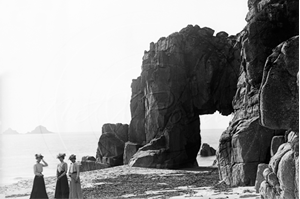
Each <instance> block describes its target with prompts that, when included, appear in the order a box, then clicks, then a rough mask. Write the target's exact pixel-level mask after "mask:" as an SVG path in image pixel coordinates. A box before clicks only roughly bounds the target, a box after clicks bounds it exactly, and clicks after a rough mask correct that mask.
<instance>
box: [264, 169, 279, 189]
mask: <svg viewBox="0 0 300 199" xmlns="http://www.w3.org/2000/svg"><path fill="white" fill-rule="evenodd" d="M266 177H267V178H266V182H267V183H269V185H271V186H272V187H276V186H277V185H278V186H279V181H278V178H277V176H276V174H275V173H274V172H270V173H269V174H268V175H267V176H266Z"/></svg>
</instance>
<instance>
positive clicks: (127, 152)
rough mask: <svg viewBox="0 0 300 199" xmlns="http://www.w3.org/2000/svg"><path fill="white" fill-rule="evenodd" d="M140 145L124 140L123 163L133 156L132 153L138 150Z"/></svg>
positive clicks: (126, 162)
mask: <svg viewBox="0 0 300 199" xmlns="http://www.w3.org/2000/svg"><path fill="white" fill-rule="evenodd" d="M140 147H141V145H139V144H136V143H132V142H126V143H125V148H124V155H123V164H128V163H129V161H130V159H131V158H132V157H133V155H134V154H135V153H136V152H137V151H138V149H139V148H140Z"/></svg>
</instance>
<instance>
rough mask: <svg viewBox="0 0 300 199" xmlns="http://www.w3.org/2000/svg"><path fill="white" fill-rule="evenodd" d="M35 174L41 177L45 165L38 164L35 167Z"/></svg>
mask: <svg viewBox="0 0 300 199" xmlns="http://www.w3.org/2000/svg"><path fill="white" fill-rule="evenodd" d="M33 172H34V175H41V174H42V172H43V165H42V164H40V163H36V164H35V165H34V166H33Z"/></svg>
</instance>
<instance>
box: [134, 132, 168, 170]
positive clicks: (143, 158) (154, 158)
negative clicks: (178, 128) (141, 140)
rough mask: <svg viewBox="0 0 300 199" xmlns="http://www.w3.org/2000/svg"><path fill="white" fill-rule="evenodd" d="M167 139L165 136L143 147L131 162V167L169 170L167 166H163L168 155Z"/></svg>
mask: <svg viewBox="0 0 300 199" xmlns="http://www.w3.org/2000/svg"><path fill="white" fill-rule="evenodd" d="M166 144H167V143H166V138H165V136H164V135H162V136H160V137H159V138H156V139H153V140H151V142H150V143H149V144H146V145H145V146H143V147H141V148H140V149H139V150H138V152H137V153H135V154H134V155H133V157H132V158H131V159H130V161H129V163H128V164H129V165H130V166H135V167H147V168H168V166H167V165H166V164H167V163H165V164H161V162H162V160H163V159H164V158H165V156H166V155H167V153H166Z"/></svg>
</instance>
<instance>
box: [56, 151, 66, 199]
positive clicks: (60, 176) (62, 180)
mask: <svg viewBox="0 0 300 199" xmlns="http://www.w3.org/2000/svg"><path fill="white" fill-rule="evenodd" d="M65 156H66V154H64V153H59V154H58V155H57V158H58V159H59V161H60V163H59V164H58V165H57V169H56V176H57V181H56V187H55V194H54V198H69V184H68V178H67V175H66V174H67V171H68V164H67V163H65V162H64V159H65Z"/></svg>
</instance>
